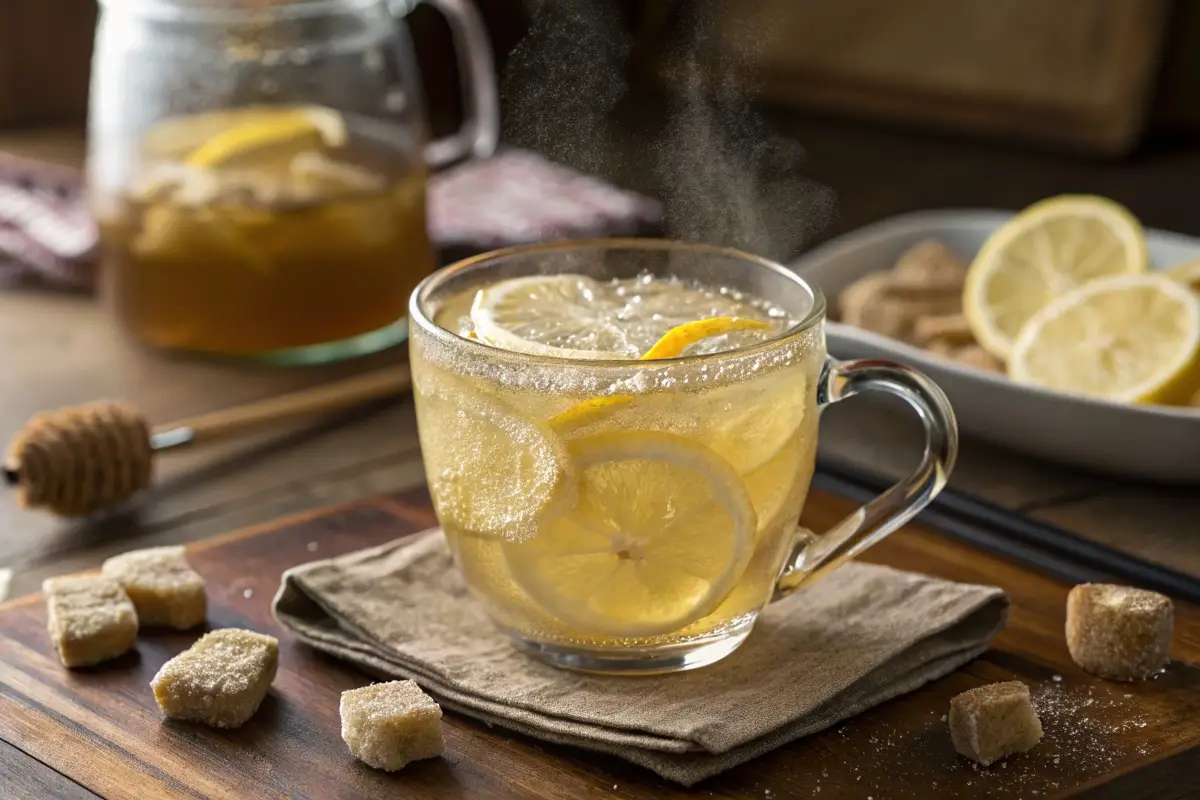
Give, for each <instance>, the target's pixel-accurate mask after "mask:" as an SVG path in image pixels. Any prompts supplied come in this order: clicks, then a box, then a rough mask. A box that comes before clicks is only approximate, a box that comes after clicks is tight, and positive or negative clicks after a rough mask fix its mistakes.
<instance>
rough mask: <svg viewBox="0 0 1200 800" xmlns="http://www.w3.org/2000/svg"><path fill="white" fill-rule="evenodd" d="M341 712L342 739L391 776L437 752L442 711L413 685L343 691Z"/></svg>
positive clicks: (392, 684)
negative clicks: (392, 773) (396, 771)
mask: <svg viewBox="0 0 1200 800" xmlns="http://www.w3.org/2000/svg"><path fill="white" fill-rule="evenodd" d="M340 710H341V717H342V740H343V741H345V742H346V746H347V747H349V748H350V753H351V755H353V756H354V757H355V758H357V759H358V760H360V761H362V762H363V763H364V764H367V765H368V766H371V767H375V768H376V769H382V770H387V771H388V772H394V771H395V770H398V769H401V768H403V767H404V766H406V765H407V764H409V763H411V762H413V761H417V760H420V759H423V758H436V757H437V756H440V755H441V754H442V749H443V744H442V709H441V708H440V707H439V706H438V704H437V703H436V702H434V700H433V698H432V697H430V696H429V695H427V694H425V693H424V692H423V691H421V687H419V686H417V684H416V683H414V682H413V681H389V682H387V683H375V684H372V685H370V686H364V687H362V688H361V689H350V690H349V691H345V692H342V699H341V704H340ZM613 788H614V789H615V788H617V787H616V785H614V786H613Z"/></svg>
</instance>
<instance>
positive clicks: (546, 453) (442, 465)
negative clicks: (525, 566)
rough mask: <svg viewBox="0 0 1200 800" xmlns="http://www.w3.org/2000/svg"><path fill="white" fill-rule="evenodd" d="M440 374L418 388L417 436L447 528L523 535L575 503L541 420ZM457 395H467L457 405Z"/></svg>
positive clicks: (556, 445) (562, 453)
mask: <svg viewBox="0 0 1200 800" xmlns="http://www.w3.org/2000/svg"><path fill="white" fill-rule="evenodd" d="M455 383H457V381H455V380H454V379H451V378H449V377H448V376H442V377H440V378H439V379H437V380H433V379H429V378H427V379H425V380H422V381H420V382H419V383H418V384H417V386H416V392H415V397H416V402H417V404H418V405H424V406H427V407H428V408H427V410H426V411H425V412H424V413H423V414H422V417H421V427H420V429H419V431H418V434H419V436H420V439H421V451H422V454H423V456H424V459H425V474H426V475H427V476H428V480H429V488H430V493H431V494H432V495H433V499H434V503H435V505H436V507H437V514H438V519H439V520H440V521H441V522H442V524H443V525H445V526H446V527H448V528H454V529H456V530H458V531H460V532H469V533H474V534H478V535H483V536H495V537H504V538H506V539H514V540H517V539H523V538H528V537H532V536H534V535H536V534H537V531H538V526H539V525H540V524H541V522H542V521H543V520H544V519H546V518H548V517H552V516H554V515H556V514H559V513H562V512H563V511H565V510H568V509H570V508H571V507H572V506H573V505H574V504H575V500H576V483H575V478H574V470H573V467H572V464H571V458H570V456H569V454H568V453H567V451H566V448H565V446H564V445H563V444H562V442H561V440H560V439H559V438H558V437H557V436H556V435H555V434H554V433H552V432H551V431H549V430H547V429H546V428H545V427H544V426H543V425H541V424H539V423H538V422H536V421H534V420H529V419H525V418H523V417H521V416H520V415H519V414H517V413H516V412H515V411H512V410H510V409H509V408H508V407H507V406H506V404H504V402H503V401H501V400H500V399H499V398H494V397H491V396H489V395H488V394H487V393H486V392H484V391H482V390H480V389H479V388H478V387H469V386H458V387H457V388H455V387H454V384H455ZM455 398H470V400H469V402H465V401H464V402H462V403H460V402H458V401H457V400H456V399H455Z"/></svg>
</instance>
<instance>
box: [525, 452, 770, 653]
mask: <svg viewBox="0 0 1200 800" xmlns="http://www.w3.org/2000/svg"><path fill="white" fill-rule="evenodd" d="M570 451H571V455H572V456H573V457H574V463H575V468H576V470H577V471H578V474H579V502H578V504H577V505H576V506H575V508H574V509H572V510H571V511H570V512H568V513H566V514H564V515H562V516H560V517H557V518H555V519H552V520H548V521H546V522H545V523H543V525H542V528H541V531H540V532H539V533H538V535H537V536H536V537H534V538H533V539H530V540H528V541H525V542H521V543H517V544H507V545H506V546H505V555H506V557H507V559H508V564H509V568H510V570H511V573H512V576H513V578H514V579H515V580H516V582H517V583H518V585H519V586H521V588H523V589H524V590H525V591H526V592H527V593H528V594H529V596H530V597H532V598H533V599H534V600H535V601H536V602H537V603H538V604H539V605H541V606H542V607H543V608H545V609H546V610H547V611H548V612H550V613H551V614H553V615H555V616H556V617H558V618H559V619H562V620H563V621H565V622H567V623H569V624H571V625H575V626H578V627H579V628H582V629H584V630H587V631H591V632H594V633H597V634H606V635H609V636H616V637H622V638H626V637H640V636H656V635H660V634H664V633H670V632H671V631H675V630H678V629H680V628H683V627H684V626H686V625H688V624H690V623H692V622H694V621H696V620H697V619H700V618H701V617H704V616H706V615H707V614H709V613H710V612H712V610H713V609H715V608H716V607H717V606H718V605H719V604H720V603H721V601H722V600H723V599H724V598H725V596H726V595H728V594H729V592H730V591H732V589H733V587H734V585H735V584H736V583H737V581H738V579H739V578H740V577H741V575H742V572H743V571H744V570H745V568H746V564H747V563H748V562H749V559H750V556H751V553H752V552H753V547H754V533H755V529H756V527H757V518H756V516H755V513H754V507H753V506H752V504H751V502H750V498H749V496H748V495H747V493H746V488H745V486H743V484H742V481H741V479H740V478H739V477H738V475H737V473H735V472H734V471H733V468H732V467H730V466H729V464H728V463H727V462H726V461H725V460H724V459H722V458H721V457H720V456H718V455H717V454H716V453H714V452H713V451H712V450H710V449H709V448H707V447H705V446H704V445H701V444H698V443H696V442H693V441H691V440H689V439H685V438H683V437H681V436H676V435H674V434H670V433H661V432H624V433H607V434H599V435H597V436H592V437H588V438H586V439H581V440H578V441H576V442H572V443H571V445H570Z"/></svg>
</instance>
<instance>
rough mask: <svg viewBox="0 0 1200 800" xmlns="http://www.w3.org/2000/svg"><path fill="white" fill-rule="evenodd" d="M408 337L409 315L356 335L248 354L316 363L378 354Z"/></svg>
mask: <svg viewBox="0 0 1200 800" xmlns="http://www.w3.org/2000/svg"><path fill="white" fill-rule="evenodd" d="M407 340H408V317H402V318H401V319H399V320H397V321H395V322H393V323H392V324H391V325H387V326H385V327H383V328H377V329H376V330H373V331H368V332H367V333H362V334H359V335H358V336H352V337H350V338H349V339H339V340H338V341H336V342H322V343H321V344H312V345H306V346H304V347H291V348H288V349H286V350H273V351H271V352H268V353H255V354H254V355H251V356H247V360H249V361H258V362H262V363H265V364H273V365H276V366H281V367H302V366H303V367H306V366H316V365H318V364H332V363H334V362H337V361H346V360H348V359H351V358H358V357H359V356H366V355H370V354H371V353H378V352H380V351H382V350H387V349H389V348H392V347H395V346H396V345H398V344H402V343H404V342H406V341H407Z"/></svg>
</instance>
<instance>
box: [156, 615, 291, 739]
mask: <svg viewBox="0 0 1200 800" xmlns="http://www.w3.org/2000/svg"><path fill="white" fill-rule="evenodd" d="M278 667H279V640H278V639H276V638H275V637H274V636H267V635H266V634H262V633H255V632H254V631H247V630H242V629H241V628H222V629H220V630H215V631H211V632H209V633H206V634H204V635H203V636H201V637H200V639H199V640H198V641H197V642H196V643H195V644H194V645H192V646H191V647H189V648H188V649H187V650H184V651H183V652H182V653H180V654H179V655H177V656H175V657H174V658H172V659H171V660H170V661H168V662H167V663H165V664H163V665H162V669H160V670H159V671H158V674H157V675H155V676H154V679H153V680H152V681H150V686H151V688H152V689H153V690H154V699H155V700H156V701H157V702H158V707H159V708H160V709H161V710H162V712H163V713H164V714H166V715H167V717H169V718H171V719H178V720H185V721H188V722H200V723H203V724H205V725H211V726H213V727H215V728H238V727H241V726H242V725H243V724H244V723H245V722H246V721H247V720H248V719H250V718H251V717H252V716H254V712H256V711H258V707H259V705H261V704H262V701H263V698H265V697H266V696H267V690H268V689H269V688H270V686H271V681H273V680H274V679H275V671H276V670H277V669H278Z"/></svg>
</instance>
